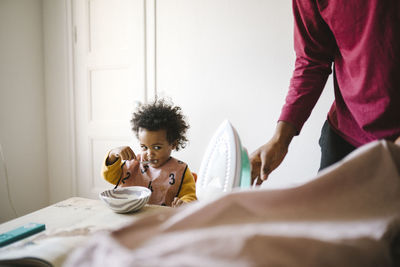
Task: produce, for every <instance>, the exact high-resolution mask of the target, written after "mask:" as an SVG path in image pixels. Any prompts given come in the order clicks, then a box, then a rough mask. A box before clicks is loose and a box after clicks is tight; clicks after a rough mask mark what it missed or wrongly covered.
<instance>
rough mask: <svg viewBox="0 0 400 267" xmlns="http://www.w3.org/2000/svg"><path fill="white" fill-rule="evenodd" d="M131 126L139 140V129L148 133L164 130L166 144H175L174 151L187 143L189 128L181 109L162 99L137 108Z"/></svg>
mask: <svg viewBox="0 0 400 267" xmlns="http://www.w3.org/2000/svg"><path fill="white" fill-rule="evenodd" d="M131 124H132V131H133V132H134V133H135V135H136V137H137V138H139V128H144V129H146V130H149V131H158V130H161V129H165V130H166V131H167V140H168V142H169V143H170V144H173V143H176V147H175V150H176V151H178V150H179V149H181V148H184V147H185V146H186V143H187V142H188V140H187V138H186V131H187V130H188V129H189V127H190V126H189V124H188V123H187V122H186V120H185V116H184V115H183V114H182V110H181V108H180V107H178V106H174V105H172V104H170V103H167V101H166V100H164V99H160V100H155V101H154V102H152V103H149V104H144V105H141V106H139V107H138V109H137V111H136V112H134V113H133V117H132V120H131Z"/></svg>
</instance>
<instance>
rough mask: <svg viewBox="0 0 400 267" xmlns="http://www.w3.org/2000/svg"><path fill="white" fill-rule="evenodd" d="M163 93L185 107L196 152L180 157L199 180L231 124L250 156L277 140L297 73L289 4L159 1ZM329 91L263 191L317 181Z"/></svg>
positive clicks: (269, 0)
mask: <svg viewBox="0 0 400 267" xmlns="http://www.w3.org/2000/svg"><path fill="white" fill-rule="evenodd" d="M156 14H157V18H156V19H157V28H156V36H157V53H156V56H157V64H156V65H157V72H156V74H157V75H156V76H157V81H156V82H157V88H158V90H159V92H160V94H161V95H165V96H170V97H171V98H172V100H173V101H174V102H175V103H176V104H178V105H180V106H182V108H183V112H184V113H185V114H186V115H187V117H188V119H189V122H190V124H191V129H190V136H189V139H190V144H189V146H188V147H187V148H186V149H185V150H184V151H182V152H179V153H177V154H176V156H177V157H180V158H182V159H183V160H185V161H187V162H189V163H190V165H189V167H190V168H191V170H193V171H195V172H198V170H199V167H200V163H201V158H202V155H203V153H204V151H205V149H206V146H207V143H208V141H209V139H210V138H211V136H212V134H213V133H214V131H215V130H216V128H217V127H218V125H219V124H220V123H221V122H222V121H223V120H224V119H229V120H230V121H231V122H232V123H233V125H234V127H236V129H237V130H238V132H239V134H240V137H241V141H242V144H243V145H244V146H245V147H247V149H248V151H249V153H251V152H252V151H254V150H255V149H256V148H257V147H259V146H260V145H262V144H264V143H265V142H267V141H268V139H269V138H270V137H271V136H272V134H273V132H274V129H275V125H276V121H277V119H278V117H279V114H280V111H281V107H282V105H283V103H284V99H285V96H286V93H287V90H288V86H289V80H290V77H291V75H292V71H293V66H294V59H295V55H294V50H293V18H292V8H291V1H289V0H285V1H275V0H267V1H266V0H248V1H242V0H201V1H200V0H199V1H186V0H168V1H167V0H165V1H157V10H156ZM331 87H332V86H331V85H330V86H329V88H327V89H326V92H325V93H324V95H323V97H322V98H321V99H320V102H319V104H318V106H317V107H316V109H315V110H314V112H313V114H312V116H311V118H310V119H309V121H308V122H307V123H306V125H305V127H304V128H303V131H302V133H301V135H300V136H299V137H296V138H294V141H293V142H292V144H291V146H290V148H289V154H288V156H287V158H286V159H285V161H284V162H283V164H282V165H281V166H280V167H279V168H278V169H277V170H276V171H275V172H274V173H273V174H272V175H271V176H270V179H269V180H268V181H267V182H266V183H265V184H264V186H267V187H269V188H272V187H283V186H290V185H294V184H297V183H302V182H305V181H307V180H309V179H310V178H312V177H314V176H315V174H316V172H317V170H318V166H319V157H320V150H319V147H318V138H319V134H320V129H321V127H322V124H323V122H324V120H325V117H326V113H327V111H328V109H329V107H330V104H331V100H332V97H333V93H332V89H331Z"/></svg>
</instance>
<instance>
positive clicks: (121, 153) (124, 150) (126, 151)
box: [106, 146, 136, 165]
mask: <svg viewBox="0 0 400 267" xmlns="http://www.w3.org/2000/svg"><path fill="white" fill-rule="evenodd" d="M118 158H121V159H122V160H132V159H136V155H135V153H134V152H133V150H132V149H131V148H130V147H129V146H120V147H116V148H114V149H112V150H111V151H110V153H108V157H107V160H106V164H107V165H112V164H114V163H115V162H116V161H117V160H118Z"/></svg>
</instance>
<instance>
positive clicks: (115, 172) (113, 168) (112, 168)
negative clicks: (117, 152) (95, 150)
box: [101, 153, 122, 184]
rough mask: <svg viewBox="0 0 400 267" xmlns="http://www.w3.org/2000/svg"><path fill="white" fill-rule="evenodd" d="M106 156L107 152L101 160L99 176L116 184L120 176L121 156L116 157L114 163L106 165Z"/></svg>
mask: <svg viewBox="0 0 400 267" xmlns="http://www.w3.org/2000/svg"><path fill="white" fill-rule="evenodd" d="M107 157H108V153H107V155H106V157H105V158H104V161H103V166H102V168H101V176H102V177H103V178H104V179H105V180H106V181H107V182H109V183H111V184H117V183H118V180H119V178H120V177H121V173H122V170H121V165H122V160H121V158H118V160H117V161H116V162H114V164H112V165H109V166H107V164H106V160H107Z"/></svg>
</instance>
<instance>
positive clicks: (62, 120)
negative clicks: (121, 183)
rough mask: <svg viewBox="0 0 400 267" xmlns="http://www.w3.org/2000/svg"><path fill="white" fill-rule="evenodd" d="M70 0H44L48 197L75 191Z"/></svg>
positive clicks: (63, 196)
mask: <svg viewBox="0 0 400 267" xmlns="http://www.w3.org/2000/svg"><path fill="white" fill-rule="evenodd" d="M70 8H71V7H70V1H68V0H57V1H54V0H43V31H44V59H45V60H44V63H45V64H44V66H45V68H44V72H45V79H44V82H45V88H46V122H47V147H48V150H47V152H48V174H49V189H50V190H49V201H50V203H55V202H58V201H61V200H64V199H66V198H68V197H71V196H72V195H73V194H74V188H73V186H74V177H75V174H74V171H75V169H74V166H75V165H74V162H73V159H74V131H73V129H74V127H73V119H74V112H73V110H72V97H73V87H72V77H71V67H72V66H71V65H72V63H71V62H72V55H71V53H72V49H71V46H72V43H71V42H72V41H71V40H70V39H69V38H71V37H70V31H71V28H70V27H71V21H70V18H69V17H68V15H70Z"/></svg>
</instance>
